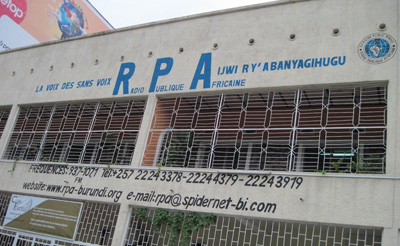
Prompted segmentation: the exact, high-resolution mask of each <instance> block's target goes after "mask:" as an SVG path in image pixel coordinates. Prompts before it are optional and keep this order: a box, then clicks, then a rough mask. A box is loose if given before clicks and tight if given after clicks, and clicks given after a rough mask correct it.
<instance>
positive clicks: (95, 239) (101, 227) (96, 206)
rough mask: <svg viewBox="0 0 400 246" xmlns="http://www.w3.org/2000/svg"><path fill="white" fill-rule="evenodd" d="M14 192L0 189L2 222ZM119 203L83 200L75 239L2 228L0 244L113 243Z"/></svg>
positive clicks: (68, 245) (76, 244) (72, 245)
mask: <svg viewBox="0 0 400 246" xmlns="http://www.w3.org/2000/svg"><path fill="white" fill-rule="evenodd" d="M11 195H12V194H11V193H8V192H0V206H1V207H0V212H1V214H0V222H1V225H3V222H4V218H5V215H6V212H7V208H8V204H9V201H10V198H11ZM119 209H120V205H116V204H104V203H94V202H87V201H85V202H83V208H82V213H81V217H80V221H79V223H78V229H77V233H76V237H75V240H74V241H73V242H71V241H68V240H61V239H51V238H50V239H49V238H48V237H46V236H45V235H43V236H40V235H35V236H32V235H29V234H27V233H18V232H15V231H13V230H9V229H4V228H1V227H0V246H8V245H10V246H11V245H37V246H38V245H63V246H78V245H111V243H112V240H113V237H114V232H115V226H116V224H117V219H118V213H119Z"/></svg>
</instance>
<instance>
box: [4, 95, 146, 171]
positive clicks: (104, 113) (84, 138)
mask: <svg viewBox="0 0 400 246" xmlns="http://www.w3.org/2000/svg"><path fill="white" fill-rule="evenodd" d="M144 107H145V100H130V101H113V102H97V103H80V104H62V105H51V106H32V107H21V110H20V113H19V116H18V119H17V122H16V125H15V127H14V131H13V133H12V135H11V139H10V141H9V143H8V147H7V150H6V153H5V158H7V159H15V158H18V157H19V158H21V159H23V160H35V161H50V162H53V161H54V162H69V163H87V164H119V165H130V163H131V159H132V155H133V151H134V149H135V144H136V138H137V134H138V132H139V128H140V124H141V121H142V117H143V113H144Z"/></svg>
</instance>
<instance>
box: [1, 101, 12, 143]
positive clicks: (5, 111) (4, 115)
mask: <svg viewBox="0 0 400 246" xmlns="http://www.w3.org/2000/svg"><path fill="white" fill-rule="evenodd" d="M10 111H11V108H10V107H8V108H0V138H1V135H2V134H3V131H4V128H5V127H6V123H7V119H8V117H9V116H10Z"/></svg>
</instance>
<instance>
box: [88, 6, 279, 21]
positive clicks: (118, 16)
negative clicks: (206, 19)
mask: <svg viewBox="0 0 400 246" xmlns="http://www.w3.org/2000/svg"><path fill="white" fill-rule="evenodd" d="M272 1H274V0H144V1H138V0H89V2H90V3H91V4H92V5H93V6H94V7H95V8H96V9H97V11H99V12H100V14H101V15H102V16H103V17H104V18H105V19H106V20H107V21H108V22H109V23H110V24H111V25H112V26H113V27H114V28H122V27H126V26H132V25H138V24H143V23H149V22H154V21H160V20H167V19H172V18H177V17H182V16H188V15H194V14H199V13H205V12H210V11H215V10H222V9H229V8H235V7H240V6H246V5H253V4H259V3H264V2H272Z"/></svg>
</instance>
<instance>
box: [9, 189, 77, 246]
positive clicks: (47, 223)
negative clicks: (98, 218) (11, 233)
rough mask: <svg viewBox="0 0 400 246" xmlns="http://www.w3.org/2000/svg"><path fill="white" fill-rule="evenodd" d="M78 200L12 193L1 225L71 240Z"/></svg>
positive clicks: (74, 228)
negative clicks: (62, 199)
mask: <svg viewBox="0 0 400 246" xmlns="http://www.w3.org/2000/svg"><path fill="white" fill-rule="evenodd" d="M81 209H82V203H80V202H71V201H61V200H53V199H47V198H40V197H32V196H23V195H15V194H14V195H12V196H11V200H10V204H9V206H8V209H7V213H6V217H5V219H4V223H3V226H4V227H7V228H12V229H18V230H23V231H27V232H33V233H40V234H45V235H49V236H54V237H59V238H66V239H71V240H73V239H74V237H75V233H76V230H77V226H78V222H79V218H80V214H81Z"/></svg>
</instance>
